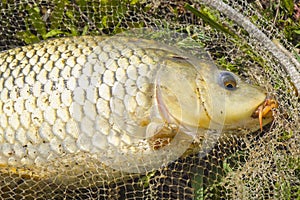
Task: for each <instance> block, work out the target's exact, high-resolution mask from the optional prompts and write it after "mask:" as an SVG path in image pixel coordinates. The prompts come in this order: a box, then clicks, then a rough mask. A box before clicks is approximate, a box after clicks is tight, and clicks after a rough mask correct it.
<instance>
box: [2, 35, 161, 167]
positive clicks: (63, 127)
mask: <svg viewBox="0 0 300 200" xmlns="http://www.w3.org/2000/svg"><path fill="white" fill-rule="evenodd" d="M128 40H129V39H128V38H125V37H124V38H122V37H120V38H118V39H116V38H114V40H112V39H108V40H107V41H106V40H105V39H104V38H103V37H88V36H86V37H75V38H64V39H54V40H49V41H47V42H44V43H39V44H34V45H31V46H26V47H21V48H16V49H13V50H9V51H6V52H2V53H1V54H0V65H1V78H0V90H1V92H0V99H1V101H0V104H1V106H0V113H1V114H0V126H1V127H0V130H1V134H0V135H1V141H0V148H1V153H0V164H1V166H7V165H9V166H31V165H42V164H43V163H45V162H47V161H49V160H51V159H53V158H57V157H58V156H61V155H64V154H74V153H78V152H79V151H84V152H93V153H95V152H101V151H103V150H104V149H106V148H107V147H108V146H113V147H116V148H117V147H119V146H120V145H125V144H131V143H132V142H133V141H134V140H135V137H134V135H132V132H133V131H134V130H135V129H134V126H135V125H134V123H135V122H134V121H135V120H136V119H137V120H140V121H141V122H140V123H142V122H144V123H146V122H147V120H148V119H146V118H145V117H147V116H146V115H145V113H147V112H148V111H149V108H150V106H151V99H149V93H151V90H152V89H151V88H150V87H149V84H153V80H152V77H153V76H154V73H155V70H156V69H155V68H156V67H157V66H156V65H155V63H156V62H157V58H156V57H157V56H156V54H155V53H154V52H153V51H152V50H149V51H148V52H146V51H144V50H141V49H139V47H138V44H135V45H137V46H133V45H127V46H126V47H125V45H124V44H125V43H128ZM151 82H152V83H151ZM112 107H113V108H112ZM124 113H125V114H126V117H129V118H128V119H131V120H130V121H124V120H123V119H121V118H123V116H122V115H124ZM116 119H118V120H120V123H121V127H127V128H128V130H126V129H125V130H120V127H118V126H117V125H116V124H114V123H115V121H116ZM122 121H123V122H122ZM126 123H128V124H129V125H126Z"/></svg>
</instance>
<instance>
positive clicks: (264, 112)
mask: <svg viewBox="0 0 300 200" xmlns="http://www.w3.org/2000/svg"><path fill="white" fill-rule="evenodd" d="M273 108H278V103H277V101H276V99H275V98H274V97H272V96H269V95H267V96H266V98H265V100H264V101H263V102H262V103H261V104H260V105H259V106H258V107H257V108H256V110H255V111H254V112H253V113H252V115H251V117H253V118H258V119H259V125H260V129H261V131H262V126H263V122H262V120H263V119H265V118H273V111H272V110H273Z"/></svg>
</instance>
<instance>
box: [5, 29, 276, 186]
mask: <svg viewBox="0 0 300 200" xmlns="http://www.w3.org/2000/svg"><path fill="white" fill-rule="evenodd" d="M0 74H1V75H0V148H1V151H0V169H2V170H0V172H2V173H9V174H17V176H18V175H19V174H21V176H20V177H31V178H32V177H34V178H36V179H51V178H53V177H55V180H56V181H57V180H61V182H63V183H64V184H68V183H73V182H74V180H75V179H76V178H79V177H83V176H85V177H86V176H87V175H86V174H84V175H83V173H85V172H91V171H94V174H95V173H97V174H98V179H99V180H109V178H107V179H105V178H103V176H107V177H108V176H112V177H117V176H119V175H120V174H123V173H143V172H145V171H148V170H153V169H157V168H159V167H161V166H162V165H163V164H165V163H168V162H170V161H172V160H174V159H176V158H178V157H180V156H181V155H182V154H184V152H185V151H186V150H187V149H188V148H189V147H190V145H191V143H193V142H195V141H196V142H200V141H201V140H200V139H199V138H201V137H204V135H206V137H210V135H213V133H217V134H218V135H222V134H239V133H240V132H241V133H243V132H245V131H246V132H247V131H248V132H249V131H255V130H258V129H259V128H261V129H262V127H263V126H264V125H266V124H268V123H270V122H271V121H272V120H273V115H272V110H273V109H274V108H276V107H277V106H278V104H277V102H276V100H275V99H274V98H271V97H270V96H268V94H267V93H266V92H265V91H264V90H263V89H261V88H259V87H257V86H253V85H250V84H248V83H246V82H244V81H242V80H241V79H240V78H239V77H238V76H237V75H235V74H234V73H232V72H229V71H224V70H220V69H219V68H218V67H217V66H216V65H215V64H214V62H213V61H212V60H209V59H207V58H198V57H197V56H194V55H192V54H191V53H189V52H188V51H184V50H182V49H180V48H177V47H176V46H172V45H168V44H163V43H162V42H159V41H154V40H151V39H143V38H138V37H129V36H118V35H117V36H111V37H107V36H78V37H67V38H58V39H51V40H46V41H43V42H40V43H36V44H32V45H28V46H24V47H18V48H14V49H10V50H7V51H4V52H0ZM98 168H99V169H100V168H101V169H102V170H104V171H105V170H109V169H110V172H109V173H107V172H105V173H100V172H99V170H98ZM95 170H96V171H97V172H95ZM57 177H60V178H57ZM71 177H73V178H71ZM91 177H92V176H91ZM94 179H95V176H94V177H93V180H94ZM51 180H52V179H51ZM87 184H88V181H87Z"/></svg>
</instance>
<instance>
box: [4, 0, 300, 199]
mask: <svg viewBox="0 0 300 200" xmlns="http://www.w3.org/2000/svg"><path fill="white" fill-rule="evenodd" d="M266 2H268V1H264V2H263V3H258V2H256V1H255V2H254V1H249V2H247V1H245V0H244V1H243V0H238V1H230V0H229V1H224V2H223V1H221V0H218V1H206V0H204V1H196V0H189V1H164V0H157V1H156V0H124V1H120V0H111V1H109V0H98V1H97V0H85V1H83V0H54V1H47V0H45V1H27V0H24V1H10V0H2V1H1V2H0V19H1V21H0V50H1V51H3V52H1V53H0V56H1V57H0V61H1V62H0V63H1V66H0V68H1V78H4V79H5V80H6V79H7V80H10V79H9V78H7V75H9V76H14V74H15V73H16V74H17V73H18V72H12V73H11V74H10V71H13V68H11V69H10V67H8V68H7V69H6V66H18V64H20V63H21V61H22V60H20V62H19V63H17V64H16V65H15V63H16V61H14V59H11V57H13V58H14V55H12V56H8V57H7V55H8V54H7V52H9V51H10V50H11V49H15V48H16V47H22V46H26V45H31V44H34V43H38V42H41V41H44V40H49V39H52V38H63V37H76V36H80V37H79V38H78V39H74V41H75V44H74V45H73V47H72V48H73V49H72V50H74V49H75V50H76V49H80V51H79V52H80V53H84V52H87V51H89V49H90V48H91V46H89V45H93V44H94V43H95V42H93V39H91V40H87V39H83V37H82V36H86V35H89V36H95V37H96V36H105V37H104V39H103V41H102V42H100V44H105V45H107V43H105V42H106V41H107V40H108V41H115V40H112V39H109V38H114V37H115V38H116V40H118V38H120V37H125V36H128V37H134V38H142V39H147V41H148V40H154V41H158V42H159V43H161V46H159V48H157V47H158V46H157V45H156V44H157V43H155V44H154V45H153V46H152V45H151V44H149V45H145V44H139V45H141V46H142V47H143V48H147V49H150V50H148V51H146V53H149V54H147V55H151V54H152V53H153V51H152V50H151V48H152V49H154V50H156V51H155V53H157V52H159V51H157V49H160V50H161V52H165V51H166V50H167V51H169V50H170V48H169V47H165V46H164V45H166V46H167V45H170V46H175V47H176V48H178V51H180V49H181V50H183V51H182V52H185V53H183V54H180V53H178V54H177V50H174V51H175V52H173V53H174V54H176V55H172V56H171V57H172V58H171V59H166V60H163V61H164V62H163V63H165V62H171V63H172V62H173V60H172V59H175V60H176V59H177V60H179V61H178V62H179V63H184V66H185V65H189V64H191V63H192V64H194V62H193V59H191V60H192V61H190V63H185V61H186V60H185V56H182V55H185V54H189V55H193V56H194V57H195V58H198V59H200V60H205V61H206V60H209V59H212V60H213V62H214V63H215V64H216V65H217V66H218V67H219V69H226V70H229V71H231V72H234V73H235V74H237V75H238V76H239V77H241V79H243V80H244V81H246V82H249V83H251V84H253V85H257V86H260V87H261V88H264V89H265V90H266V91H267V92H268V93H269V94H270V95H271V96H273V97H275V99H276V101H277V102H278V105H279V106H278V108H272V110H273V115H274V121H273V122H272V123H270V124H269V125H267V126H264V127H263V131H260V130H258V131H248V132H247V131H245V132H244V134H242V135H241V134H237V133H238V132H239V131H238V130H232V131H230V134H225V135H221V137H220V134H213V133H212V132H208V134H207V135H206V139H203V140H202V139H201V140H200V142H201V145H199V138H197V137H195V135H193V134H191V135H192V140H191V141H189V143H188V145H187V144H186V145H185V146H180V140H181V139H182V138H181V137H180V136H178V138H177V139H179V140H172V141H173V142H174V143H173V144H175V145H176V143H175V142H176V141H177V142H179V145H178V149H177V150H182V149H184V152H182V151H179V152H177V154H176V156H175V157H172V156H171V157H168V159H166V160H163V158H165V156H168V150H167V151H165V152H163V153H165V154H166V155H164V154H162V155H163V156H162V155H157V156H156V157H151V155H147V157H144V158H145V159H146V158H148V160H147V159H146V160H147V162H146V164H144V165H143V162H142V161H143V160H140V159H139V158H138V157H134V158H133V160H130V161H129V162H127V161H128V159H127V158H128V157H122V155H123V154H122V153H124V152H121V153H120V152H117V153H116V152H115V153H111V152H110V154H108V155H109V156H108V157H109V159H110V160H109V159H108V157H105V156H104V157H103V156H102V157H101V156H100V158H101V159H102V160H101V159H99V157H97V158H95V157H93V155H92V154H91V153H90V152H91V151H88V150H86V149H85V148H84V147H86V146H87V145H85V144H87V143H88V142H86V143H85V141H87V140H83V141H84V142H82V146H81V149H80V150H79V151H76V153H75V154H73V155H69V154H66V153H65V152H57V153H56V154H51V152H50V151H49V148H46V147H47V145H48V143H47V140H46V139H45V141H42V139H41V135H39V134H41V131H40V132H37V136H36V137H35V136H34V135H32V134H29V133H28V134H27V135H26V134H25V133H24V134H23V136H24V135H25V136H24V137H21V136H20V135H22V134H21V133H22V130H24V127H25V126H26V123H25V122H24V120H26V119H27V118H26V117H20V119H14V118H13V117H10V116H16V115H13V113H11V115H8V114H7V113H6V112H8V111H7V109H6V108H5V105H8V104H6V102H9V101H7V98H6V97H7V96H8V95H9V94H5V92H3V91H2V93H1V110H5V109H6V110H5V113H0V115H1V120H0V141H1V142H0V144H1V145H0V147H1V158H0V161H1V163H0V166H1V170H0V171H1V173H0V181H1V184H0V196H1V198H5V199H299V198H300V189H299V188H300V148H299V147H300V138H299V137H300V136H299V123H300V121H299V99H298V92H299V80H300V79H299V70H300V69H299V63H298V61H297V59H299V56H298V55H297V54H296V52H295V48H294V47H293V45H296V44H293V45H292V44H290V43H289V42H288V41H287V39H289V38H286V37H285V36H283V34H282V32H281V31H280V30H279V29H278V28H277V27H276V25H274V22H273V21H270V20H267V19H266V18H265V17H263V16H262V15H261V14H260V13H259V12H258V11H257V9H258V7H260V6H261V7H265V6H266V5H267V4H268V3H266ZM269 4H271V3H269ZM272 6H273V5H272ZM275 6H276V5H275ZM278 6H279V5H278ZM280 6H281V7H285V8H286V12H287V13H288V14H289V15H292V14H293V12H294V9H295V12H296V11H297V8H298V7H297V5H296V3H295V6H293V2H292V1H288V0H286V1H283V4H282V5H280ZM270 7H271V6H270ZM270 7H269V8H270ZM266 10H267V9H266ZM267 11H268V10H267ZM297 14H299V13H298V12H296V14H295V15H296V16H295V17H297ZM276 17H278V18H280V19H281V20H283V18H282V16H280V15H276ZM285 23H288V22H282V21H281V25H283V26H284V25H285ZM277 25H278V24H277ZM298 28H299V27H298ZM284 31H287V30H286V29H284ZM297 31H298V32H299V29H298V30H297V29H296V30H295V31H294V34H296V35H297ZM288 37H292V36H291V35H288ZM87 38H88V37H87ZM106 38H108V39H106ZM71 40H72V39H71ZM52 41H54V42H52V43H51V42H50V43H51V45H50V46H45V47H46V48H48V47H49V48H48V50H47V51H48V52H52V53H53V54H55V53H56V52H58V54H55V55H56V56H57V55H62V54H63V53H65V51H64V50H62V51H61V49H63V48H65V46H68V44H70V43H68V42H65V44H64V45H62V43H60V42H57V43H55V41H56V40H52ZM57 41H68V39H63V40H57ZM76 42H78V43H76ZM80 42H83V45H80ZM47 44H48V43H47ZM111 44H113V42H111ZM125 44H126V43H125ZM76 45H77V46H76ZM108 46H109V45H108ZM39 47H40V46H39V45H37V46H36V48H37V49H35V50H34V51H33V52H34V53H33V54H30V52H32V51H31V50H32V49H34V48H32V47H29V48H28V49H26V52H24V54H22V50H21V53H19V52H20V50H16V51H15V52H17V53H19V54H18V55H19V56H20V55H26V57H27V58H29V59H30V61H29V62H35V61H34V59H31V58H35V57H34V56H35V55H39V53H40V52H39V51H38V48H39ZM41 47H43V44H42V45H41ZM50 47H51V48H50ZM59 47H60V48H59ZM83 47H86V48H83ZM113 47H115V46H113ZM109 48H111V47H109ZM116 48H119V47H116ZM176 48H175V49H176ZM82 49H85V50H86V51H84V50H82ZM203 49H204V50H203ZM44 50H45V48H44ZM23 51H24V50H23ZM45 51H46V50H45ZM108 51H109V50H108ZM186 52H188V53H186ZM206 52H208V53H206ZM17 53H16V54H17ZM60 53H61V54H60ZM73 53H74V54H76V51H74V52H73ZM137 53H139V51H137ZM50 55H51V54H50ZM80 55H81V54H79V56H80ZM178 55H179V56H178ZM48 59H55V56H53V57H51V56H49V57H48ZM78 60H79V59H78ZM78 60H77V61H78ZM41 62H43V60H42V59H41V60H39V59H38V60H37V65H36V66H40V65H39V64H38V63H41ZM78 62H80V60H79V61H78ZM203 62H204V61H203ZM204 63H206V62H204ZM75 64H76V63H75ZM47 67H49V66H47ZM50 67H51V66H50ZM24 68H25V69H26V67H24ZM30 70H32V71H34V70H35V72H36V68H34V67H32V68H30ZM30 70H29V71H28V73H27V74H26V73H25V72H23V73H24V74H26V75H28V74H29V75H28V77H29V78H28V79H27V80H26V81H28V82H29V83H30V80H33V81H34V80H40V79H39V78H38V77H36V76H33V77H32V78H33V79H30ZM62 70H63V69H62ZM23 71H26V70H23ZM50 71H51V70H50ZM53 71H55V70H53ZM66 71H67V70H66ZM83 71H84V70H83ZM85 71H86V72H87V73H88V69H86V70H85ZM161 73H164V71H162V72H161ZM24 74H23V75H24ZM59 76H63V73H60V74H59ZM72 76H76V72H74V73H72ZM14 78H16V79H17V78H18V77H14ZM48 78H49V79H51V75H49V76H48ZM116 78H117V77H116ZM176 78H178V80H179V77H175V80H177V79H176ZM87 79H88V80H92V78H91V77H89V78H87ZM1 80H3V79H1ZM24 80H25V78H24ZM157 80H158V79H155V80H153V81H152V83H154V82H155V81H157ZM159 80H160V81H161V80H162V81H163V79H159ZM178 80H177V81H178ZM91 82H92V81H91ZM18 83H19V82H15V84H16V85H17V84H18ZM78 84H80V83H79V82H78ZM95 84H96V83H95ZM182 84H183V83H182ZM207 84H208V85H209V84H212V82H207ZM62 85H64V84H62ZM1 86H2V89H3V87H4V90H5V87H8V86H11V85H9V83H5V84H4V83H3V82H2V83H1ZM49 87H50V86H49ZM59 88H60V84H57V85H52V86H51V87H50V91H54V90H55V91H59ZM43 89H44V90H47V86H46V85H45V86H44V87H43ZM48 89H49V88H48ZM114 89H115V88H114ZM139 89H140V88H139ZM164 89H165V88H164V87H161V90H162V91H163V90H164ZM175 89H177V88H175ZM141 90H142V89H141ZM187 90H188V88H187ZM103 91H105V90H103ZM34 92H36V91H33V90H31V91H28V94H34ZM77 92H78V95H77V96H76V94H77V93H76V94H75V93H74V94H73V95H74V96H72V100H74V101H76V100H78V101H80V94H81V93H80V90H78V91H77ZM158 93H159V92H158ZM12 94H16V95H18V94H19V95H21V96H22V95H24V94H25V93H18V92H16V93H13V92H12ZM26 94H27V93H26ZM83 94H84V93H83ZM113 94H114V93H113V91H112V95H113ZM116 95H119V93H116ZM210 95H212V96H213V97H214V94H213V93H212V94H210ZM12 96H13V95H10V96H9V97H10V98H11V100H13V97H12ZM104 96H105V94H104ZM77 97H78V98H77ZM113 97H114V96H113ZM167 97H168V96H167ZM167 97H164V96H162V97H161V98H167ZM171 97H172V96H171ZM87 98H89V97H87ZM91 98H92V97H91ZM52 100H53V101H55V98H54V99H52ZM236 100H237V101H238V100H239V99H236ZM215 101H216V103H218V102H219V103H220V104H221V105H222V103H223V102H222V99H215ZM14 103H15V102H13V104H12V105H15V104H14ZM106 103H107V102H106ZM240 103H241V105H243V104H245V102H243V101H241V102H240ZM33 104H34V103H33ZM45 105H46V104H45ZM103 105H105V104H103ZM213 105H214V104H213ZM16 107H17V106H15V107H14V109H15V112H17V109H18V108H16ZM54 107H55V105H54ZM101 108H103V107H101ZM111 108H113V106H112V107H111ZM45 109H47V108H45ZM74 109H75V110H76V106H75V107H74ZM94 109H95V108H94ZM115 109H116V110H117V109H119V107H115ZM58 110H60V109H59V108H55V114H53V116H54V119H53V120H54V121H55V117H56V116H58V117H60V118H61V119H64V118H63V117H61V116H65V115H64V112H63V111H65V110H63V109H62V112H58ZM75 110H71V111H72V112H71V111H70V113H73V114H74V118H76V117H77V118H78V115H80V114H82V110H84V108H83V107H80V109H78V110H79V111H78V110H76V111H75ZM100 110H101V109H100ZM27 111H28V112H27ZM52 111H53V110H52ZM77 111H78V112H77ZM89 111H91V112H87V114H89V115H90V116H92V115H93V112H94V110H93V109H91V110H89ZM102 111H103V112H104V111H105V109H104V108H103V110H102ZM106 111H107V110H106ZM112 112H113V111H112ZM26 113H29V120H28V121H29V124H28V126H29V127H30V126H32V125H33V124H35V125H36V124H39V123H40V121H39V119H41V120H42V121H43V120H48V121H51V119H50V118H51V116H52V115H50V114H51V112H50V114H49V115H47V116H45V115H43V117H42V118H39V116H40V115H39V114H40V113H39V112H32V113H31V112H30V106H28V105H25V111H24V113H23V114H20V115H19V116H25V115H26ZM126 116H127V115H126ZM84 119H85V118H84ZM14 120H15V121H17V122H20V124H22V125H16V124H13V123H11V121H13V122H14ZM116 121H117V122H118V123H117V124H116V125H115V124H114V126H119V127H118V128H119V129H120V128H121V129H122V128H124V126H125V125H124V124H126V123H127V121H126V118H121V119H119V118H118V120H116ZM123 121H124V122H123ZM55 122H56V121H55ZM78 123H79V124H80V125H79V127H80V128H81V129H82V131H83V132H84V131H86V130H93V131H94V129H93V128H95V127H94V126H93V125H92V126H89V125H90V124H89V123H90V121H89V120H85V121H81V120H79V121H78ZM139 123H140V124H144V123H146V122H144V121H140V122H139ZM257 123H258V124H259V121H258V119H257ZM7 124H8V125H7ZM55 124H56V123H54V122H53V124H52V125H51V123H50V125H51V126H43V128H45V127H46V128H49V130H50V132H51V133H52V132H53V133H54V135H56V136H57V135H59V134H60V133H61V132H59V131H58V133H57V132H56V131H57V130H56V129H55V127H56V126H55ZM128 124H129V125H131V123H130V122H128ZM15 127H17V128H15ZM41 127H42V126H41ZM70 127H71V128H70ZM14 128H15V129H16V130H15V129H14ZM46 128H45V129H46ZM100 128H103V129H105V127H100ZM155 128H157V127H155ZM124 129H125V128H124ZM129 129H130V128H129ZM39 130H40V129H39ZM47 130H48V129H47ZM66 130H67V128H66ZM68 130H69V132H68V131H67V132H68V133H67V134H65V135H63V134H62V135H59V136H60V137H62V138H65V137H68V134H69V135H72V137H69V138H73V139H74V138H77V137H78V136H76V134H75V133H76V131H74V132H72V130H73V129H72V126H71V125H70V126H68ZM130 130H131V129H130ZM60 131H61V130H60ZM134 131H136V132H138V130H136V129H133V132H132V133H131V134H134V133H135V132H134ZM86 132H88V131H86ZM195 132H197V131H195ZM87 134H88V133H87ZM66 135H67V136H66ZM175 135H176V131H175ZM45 137H46V136H44V137H43V139H44V138H45ZM107 137H109V139H108V140H109V141H114V142H116V141H117V140H118V137H119V135H117V134H116V135H113V134H110V135H107ZM120 137H121V136H120ZM22 138H23V140H22ZM24 138H25V139H24ZM55 138H56V137H55ZM95 138H97V137H95ZM99 138H100V139H102V140H101V141H103V140H104V139H105V138H104V139H103V135H102V136H99V137H98V139H99ZM175 138H176V137H175ZM155 139H157V138H155ZM160 139H162V141H159V142H162V145H163V147H162V149H163V148H164V147H165V146H164V145H166V146H168V144H169V139H170V138H168V137H167V136H165V135H163V134H162V136H161V137H160ZM183 139H186V138H183ZM37 140H39V141H40V142H41V144H39V146H38V147H37V146H34V144H35V143H36V141H37ZM124 140H125V139H124ZM49 141H50V139H49ZM22 142H23V143H22ZM59 142H60V140H53V141H52V142H51V145H53V146H57V149H64V148H65V146H64V148H61V146H63V144H62V143H59ZM114 142H112V143H114ZM151 142H152V143H151V145H152V147H153V148H154V152H155V153H157V152H160V150H161V147H160V146H158V147H157V145H161V144H157V143H156V140H152V141H151ZM17 143H18V144H22V145H21V146H20V145H15V144H17ZM42 143H43V144H42ZM49 145H50V143H49ZM77 145H78V142H77ZM97 145H100V144H97ZM104 146H105V145H104ZM204 146H206V147H209V148H203V147H204ZM145 148H147V147H145ZM65 149H66V148H65ZM175 149H176V147H175V148H174V147H173V149H172V148H171V150H175ZM104 152H105V151H104ZM126 152H127V151H126ZM169 152H170V155H171V154H172V151H169ZM40 153H42V154H43V155H44V157H47V158H49V157H51V156H52V157H51V159H49V160H47V159H46V160H47V161H48V162H41V161H39V160H38V159H36V158H38V157H39V155H37V154H40ZM124 154H125V153H124ZM24 155H27V157H26V156H24ZM112 155H115V156H116V157H114V156H112ZM111 156H112V157H111ZM21 158H22V159H23V160H20V159H21ZM62 158H63V159H62ZM103 158H106V159H103ZM119 159H121V161H122V165H113V164H112V163H111V162H113V161H114V160H115V161H118V160H119ZM122 159H123V160H122ZM134 159H136V163H139V164H140V165H139V167H137V168H134V169H135V170H134V171H132V170H128V169H132V168H130V165H129V164H133V165H134V164H135V163H134ZM160 159H162V160H163V162H161V160H160ZM19 160H20V161H19ZM28 160H29V161H31V160H34V161H33V163H35V164H37V166H36V167H33V168H32V167H30V166H31V165H30V164H27V165H26V164H24V163H26V162H27V161H28ZM103 160H105V161H103ZM16 163H23V164H24V165H23V166H22V165H21V166H20V165H17V164H16ZM38 164H39V165H38ZM151 164H153V165H151ZM141 166H142V168H140V167H141Z"/></svg>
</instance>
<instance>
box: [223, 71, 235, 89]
mask: <svg viewBox="0 0 300 200" xmlns="http://www.w3.org/2000/svg"><path fill="white" fill-rule="evenodd" d="M219 78H220V80H219V84H220V85H221V86H222V87H223V88H225V89H226V90H235V89H236V88H237V81H236V79H235V77H234V76H233V75H232V74H231V73H229V72H221V73H220V77H219Z"/></svg>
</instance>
